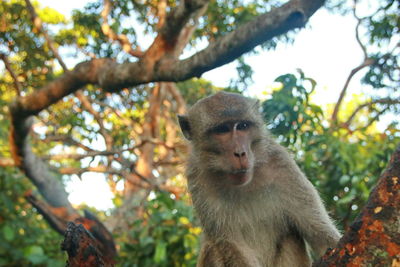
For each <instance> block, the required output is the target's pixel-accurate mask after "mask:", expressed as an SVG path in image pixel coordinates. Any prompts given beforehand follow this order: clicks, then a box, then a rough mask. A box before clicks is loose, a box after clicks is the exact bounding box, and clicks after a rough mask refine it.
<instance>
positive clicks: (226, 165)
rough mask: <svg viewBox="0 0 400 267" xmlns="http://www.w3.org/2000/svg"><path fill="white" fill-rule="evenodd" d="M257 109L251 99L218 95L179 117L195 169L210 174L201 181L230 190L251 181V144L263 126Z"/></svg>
mask: <svg viewBox="0 0 400 267" xmlns="http://www.w3.org/2000/svg"><path fill="white" fill-rule="evenodd" d="M258 107H259V105H258V102H257V101H255V100H253V99H249V98H246V97H243V96H241V95H238V94H232V93H225V92H219V93H217V94H216V95H213V96H210V97H207V98H204V99H202V100H200V101H199V102H197V103H196V104H195V105H194V106H193V107H192V108H191V109H190V111H189V114H188V116H178V119H179V124H180V126H181V129H182V132H183V134H184V135H185V137H186V138H187V139H188V140H190V141H191V143H192V145H193V154H194V155H195V157H196V158H197V163H196V164H199V165H200V166H197V167H198V168H199V169H201V170H202V171H205V172H207V173H208V174H209V175H204V179H209V180H211V182H215V183H221V184H223V185H227V184H230V185H233V186H245V185H247V184H249V183H250V182H251V181H252V179H253V173H254V170H253V169H254V163H255V156H254V151H255V149H254V144H255V143H257V141H256V140H259V139H260V137H259V136H260V134H262V131H261V130H260V129H261V125H262V124H263V122H262V118H261V115H260V114H259V112H258Z"/></svg>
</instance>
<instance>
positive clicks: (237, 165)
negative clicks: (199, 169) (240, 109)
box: [199, 120, 255, 186]
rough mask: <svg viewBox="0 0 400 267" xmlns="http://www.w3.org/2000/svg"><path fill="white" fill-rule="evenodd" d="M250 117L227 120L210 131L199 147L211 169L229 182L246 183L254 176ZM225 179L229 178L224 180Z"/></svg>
mask: <svg viewBox="0 0 400 267" xmlns="http://www.w3.org/2000/svg"><path fill="white" fill-rule="evenodd" d="M253 127H255V125H254V123H253V122H251V121H249V120H239V121H225V122H222V123H220V124H217V125H216V126H214V127H211V128H210V129H208V130H207V132H206V133H205V134H206V136H207V137H206V138H205V139H206V140H208V141H207V142H203V143H202V144H201V146H200V147H199V150H201V151H202V152H201V154H202V158H204V162H205V164H207V165H208V166H207V168H208V170H209V171H211V172H214V173H215V174H218V175H217V176H214V175H213V177H214V179H215V177H219V178H218V179H221V180H223V181H222V182H223V183H225V184H226V182H227V183H228V184H231V185H235V186H243V185H246V184H248V183H250V182H251V180H252V177H253V166H254V164H253V162H254V155H253V151H252V149H251V143H252V139H253V138H252V128H253ZM225 180H226V181H225Z"/></svg>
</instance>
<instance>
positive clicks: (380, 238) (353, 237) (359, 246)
mask: <svg viewBox="0 0 400 267" xmlns="http://www.w3.org/2000/svg"><path fill="white" fill-rule="evenodd" d="M399 176H400V147H398V148H397V150H396V152H395V153H394V154H393V156H392V158H391V160H390V163H389V166H388V168H387V169H386V171H385V172H384V173H383V174H382V175H381V177H380V179H379V182H378V185H377V186H376V188H375V189H374V190H373V192H372V193H371V196H370V198H369V201H368V203H367V205H366V207H365V208H364V209H363V210H362V212H361V214H360V215H359V216H358V217H357V219H356V220H355V221H354V223H353V224H352V225H351V227H350V229H349V231H347V232H346V233H345V235H344V236H343V238H342V239H341V240H340V241H339V243H338V245H337V247H336V248H334V249H332V250H330V251H329V252H328V253H326V254H325V255H324V257H323V258H322V259H320V260H319V261H318V262H316V263H315V264H314V266H332V267H333V266H348V267H353V266H354V267H355V266H367V265H371V266H392V267H393V266H396V267H399V266H397V265H399V262H400V233H399V227H400V183H399V178H398V177H399Z"/></svg>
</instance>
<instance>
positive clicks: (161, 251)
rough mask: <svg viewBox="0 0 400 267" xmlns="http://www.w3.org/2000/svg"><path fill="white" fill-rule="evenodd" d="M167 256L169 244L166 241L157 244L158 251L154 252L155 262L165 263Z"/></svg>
mask: <svg viewBox="0 0 400 267" xmlns="http://www.w3.org/2000/svg"><path fill="white" fill-rule="evenodd" d="M166 255H167V244H166V243H165V242H164V241H160V242H159V243H157V246H156V251H155V252H154V262H155V263H161V262H163V261H165V259H166Z"/></svg>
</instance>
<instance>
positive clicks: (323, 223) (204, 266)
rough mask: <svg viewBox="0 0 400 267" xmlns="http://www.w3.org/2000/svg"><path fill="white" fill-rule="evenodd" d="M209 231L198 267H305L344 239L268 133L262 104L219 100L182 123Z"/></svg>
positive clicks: (204, 103)
mask: <svg viewBox="0 0 400 267" xmlns="http://www.w3.org/2000/svg"><path fill="white" fill-rule="evenodd" d="M178 122H179V126H180V128H181V131H182V133H183V135H184V137H185V138H186V139H187V140H189V143H190V147H191V149H190V153H189V154H190V155H189V158H188V163H187V168H186V176H187V181H188V190H189V193H190V194H191V198H192V202H193V206H194V210H195V212H196V214H197V216H198V217H199V219H200V224H201V226H202V228H203V234H202V240H201V242H200V243H201V247H200V253H199V257H198V262H197V267H219V266H221V267H222V266H224V267H246V266H248V267H303V266H310V265H311V257H310V253H309V250H310V249H309V248H311V250H312V252H313V255H316V256H318V257H320V256H322V255H323V253H324V252H325V251H326V250H327V248H329V247H333V246H334V245H335V244H336V243H337V242H338V240H339V238H340V233H339V231H338V230H337V228H336V226H335V224H334V223H333V221H332V219H331V218H330V217H329V215H328V213H327V211H326V209H325V207H324V205H323V203H322V200H321V198H320V196H319V194H318V193H317V190H316V189H315V188H314V187H313V185H312V184H311V182H310V181H309V180H308V179H307V178H306V176H305V175H304V174H303V173H302V171H301V170H300V168H299V167H298V166H297V164H296V163H295V161H294V159H293V158H292V157H291V155H290V154H289V152H288V151H287V150H286V149H285V148H284V147H283V146H281V145H279V144H278V143H277V142H276V141H275V140H274V139H273V138H272V137H271V134H270V133H269V131H268V130H267V129H266V127H265V124H264V121H263V119H262V114H261V112H260V105H259V101H258V100H255V99H252V98H247V97H244V96H242V95H240V94H236V93H228V92H224V91H221V92H218V93H216V94H214V95H211V96H209V97H206V98H203V99H201V100H199V101H198V102H197V103H195V104H194V105H193V106H192V107H191V108H190V109H189V111H188V113H187V115H178Z"/></svg>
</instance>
